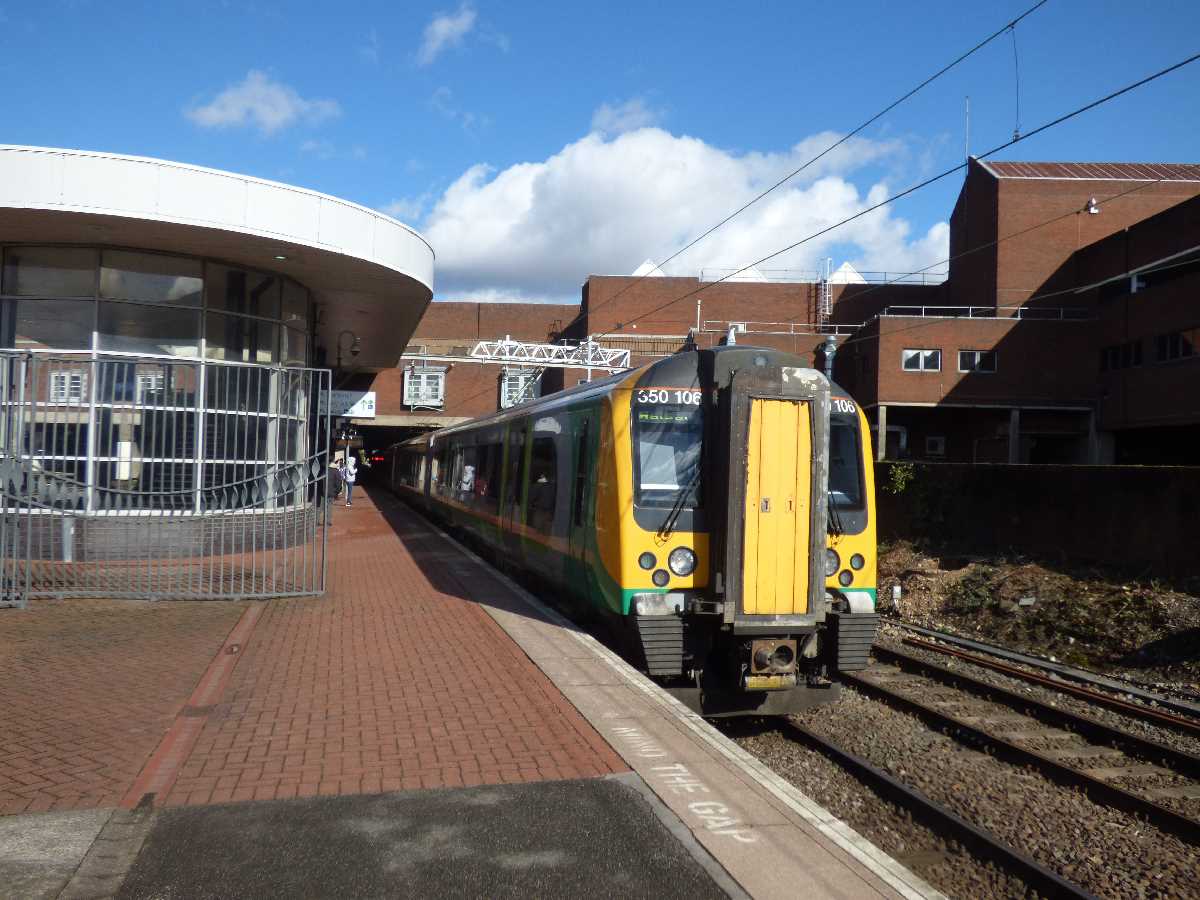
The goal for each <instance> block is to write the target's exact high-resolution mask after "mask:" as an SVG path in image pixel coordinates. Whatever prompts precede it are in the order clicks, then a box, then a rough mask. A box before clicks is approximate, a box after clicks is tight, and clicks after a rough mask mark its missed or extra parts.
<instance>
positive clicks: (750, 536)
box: [742, 397, 812, 616]
mask: <svg viewBox="0 0 1200 900" xmlns="http://www.w3.org/2000/svg"><path fill="white" fill-rule="evenodd" d="M810 415H811V409H810V406H809V404H808V403H805V402H803V401H799V400H769V399H764V398H760V397H755V398H752V399H751V401H750V431H749V436H748V439H747V444H746V451H747V452H746V498H745V505H744V519H743V521H744V523H745V526H744V528H745V530H744V533H743V555H742V608H743V610H744V611H745V612H746V614H748V615H773V616H778V615H797V614H804V613H807V612H808V595H809V578H808V571H809V527H810V524H809V518H810V509H811V506H812V434H811V427H812V426H811V420H810Z"/></svg>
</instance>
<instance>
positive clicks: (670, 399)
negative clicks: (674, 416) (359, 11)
mask: <svg viewBox="0 0 1200 900" xmlns="http://www.w3.org/2000/svg"><path fill="white" fill-rule="evenodd" d="M634 399H635V400H636V401H637V402H638V403H644V404H662V403H673V404H676V405H678V406H699V405H700V391H688V390H683V389H680V388H640V389H639V390H638V391H637V393H636V394H635V395H634Z"/></svg>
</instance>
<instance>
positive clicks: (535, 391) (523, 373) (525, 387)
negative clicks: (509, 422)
mask: <svg viewBox="0 0 1200 900" xmlns="http://www.w3.org/2000/svg"><path fill="white" fill-rule="evenodd" d="M541 387H542V386H541V381H540V379H539V375H538V372H537V370H536V369H505V370H504V375H503V377H502V378H501V379H500V408H501V409H509V408H510V407H513V406H516V405H517V404H518V403H523V402H524V401H526V400H532V399H533V398H534V397H538V396H541Z"/></svg>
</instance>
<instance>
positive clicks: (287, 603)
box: [0, 492, 627, 814]
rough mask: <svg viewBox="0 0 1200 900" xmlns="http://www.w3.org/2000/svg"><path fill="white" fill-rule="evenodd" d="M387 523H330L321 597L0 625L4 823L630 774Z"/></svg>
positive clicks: (344, 517) (408, 532) (151, 608)
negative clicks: (150, 798) (145, 806)
mask: <svg viewBox="0 0 1200 900" xmlns="http://www.w3.org/2000/svg"><path fill="white" fill-rule="evenodd" d="M363 493H364V494H365V492H363ZM385 502H387V501H385ZM400 509H401V508H400V507H399V506H398V505H397V506H396V508H395V509H393V510H392V522H391V523H389V522H388V521H387V520H386V519H385V518H384V517H383V516H382V515H381V514H380V512H379V511H378V510H377V509H376V508H375V506H374V505H373V504H372V502H371V499H370V497H369V496H362V497H361V499H359V500H358V502H356V503H355V506H354V508H353V509H345V508H342V507H339V508H337V510H336V515H335V521H334V526H333V528H332V529H331V533H330V551H331V565H330V590H329V592H328V595H327V596H326V597H325V598H322V599H315V598H300V599H288V600H275V601H270V602H267V603H259V604H246V603H239V604H232V603H221V602H209V603H195V602H191V603H171V602H165V603H134V602H128V601H83V600H74V601H61V602H38V603H34V604H33V605H32V606H31V608H30V609H28V610H6V611H3V612H0V694H2V696H3V701H4V702H3V704H2V705H0V759H3V760H4V761H5V764H4V765H3V766H0V814H12V813H19V812H34V811H39V810H47V809H83V808H93V807H104V806H115V805H117V804H118V803H120V802H122V801H124V804H125V805H126V806H132V805H135V804H136V803H137V802H139V801H140V800H141V799H142V797H143V796H144V794H145V793H148V792H153V793H155V794H156V796H155V798H154V803H155V805H156V806H160V805H181V804H203V803H218V802H225V801H231V800H234V801H236V800H251V799H259V800H261V799H276V798H286V797H295V796H314V795H332V794H354V793H376V792H380V791H392V790H401V789H410V788H422V787H424V788H430V787H453V786H457V785H478V784H498V783H510V782H530V781H539V780H546V779H560V778H581V777H591V776H597V775H605V774H608V773H612V772H620V771H627V769H626V767H625V766H624V765H623V764H622V763H621V762H620V759H619V757H618V756H617V755H616V754H615V753H614V752H613V751H612V750H611V749H610V748H609V747H608V745H607V744H606V743H605V742H604V741H603V740H602V739H601V738H600V737H599V735H597V734H596V732H595V731H594V730H593V729H592V727H591V726H590V725H588V724H587V722H586V721H585V720H584V719H583V718H582V717H581V716H580V715H579V714H578V713H577V712H576V711H575V709H574V707H572V706H571V705H570V704H569V703H568V702H567V701H566V700H564V699H563V697H562V695H561V694H560V693H559V691H558V690H557V689H556V688H554V687H553V686H552V685H551V684H550V682H549V681H548V680H547V679H546V677H545V676H544V675H542V673H541V672H540V671H539V670H538V669H537V667H536V666H534V665H533V664H532V663H531V662H530V661H529V659H528V658H527V657H526V656H525V654H524V653H523V652H522V651H521V650H520V649H519V648H518V647H517V646H516V645H515V644H514V643H513V642H512V641H511V640H510V639H509V638H508V637H507V636H506V635H505V634H504V632H503V631H502V630H501V629H500V628H499V626H498V625H497V624H496V623H495V621H493V619H492V618H491V617H489V616H488V615H487V613H486V612H485V611H484V610H483V609H482V608H481V607H480V606H479V604H478V603H477V602H476V600H477V599H478V598H477V596H476V595H477V594H478V593H479V592H481V591H486V589H487V587H488V586H487V585H486V584H482V583H480V582H479V579H478V578H477V577H475V578H471V577H469V576H467V575H464V576H463V577H462V579H461V580H460V579H456V578H455V576H454V568H455V564H456V563H457V562H460V561H461V559H462V557H461V555H460V554H459V553H458V552H457V551H456V550H454V548H452V547H451V546H449V545H447V544H446V543H445V542H444V541H443V540H442V539H441V538H438V537H436V536H435V535H434V534H433V533H432V532H431V531H430V530H429V528H428V526H427V525H426V524H425V523H424V522H423V521H422V520H420V519H418V518H416V517H415V516H413V515H412V514H411V513H408V512H401V511H400ZM396 516H399V517H400V518H399V519H397V518H396ZM397 529H399V530H402V531H403V532H404V534H405V540H404V541H402V540H401V538H400V537H399V536H398V534H397ZM239 622H240V624H239ZM139 773H140V774H139Z"/></svg>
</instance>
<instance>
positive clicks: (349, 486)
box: [342, 453, 358, 506]
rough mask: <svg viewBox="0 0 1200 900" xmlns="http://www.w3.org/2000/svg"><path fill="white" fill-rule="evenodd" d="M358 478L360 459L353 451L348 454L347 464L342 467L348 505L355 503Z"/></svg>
mask: <svg viewBox="0 0 1200 900" xmlns="http://www.w3.org/2000/svg"><path fill="white" fill-rule="evenodd" d="M357 479H358V460H357V459H355V458H354V454H353V453H347V454H346V465H345V467H344V468H343V469H342V480H343V481H345V482H346V505H347V506H351V505H352V504H353V503H354V482H355V481H356V480H357Z"/></svg>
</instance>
